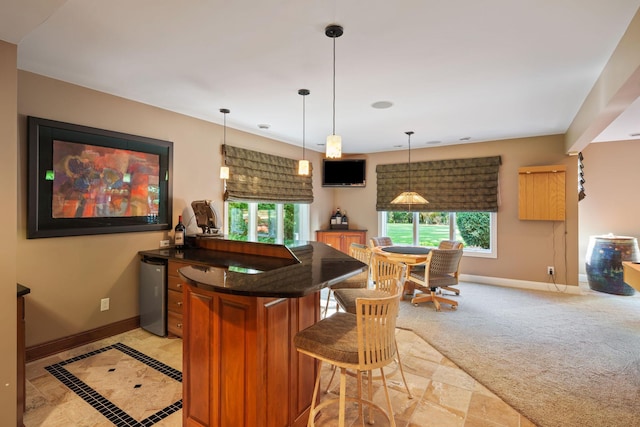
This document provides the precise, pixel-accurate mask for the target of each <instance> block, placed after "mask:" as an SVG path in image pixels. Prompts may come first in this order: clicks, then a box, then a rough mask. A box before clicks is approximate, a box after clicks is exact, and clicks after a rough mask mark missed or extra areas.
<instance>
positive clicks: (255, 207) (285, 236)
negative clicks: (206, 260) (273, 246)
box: [224, 202, 309, 244]
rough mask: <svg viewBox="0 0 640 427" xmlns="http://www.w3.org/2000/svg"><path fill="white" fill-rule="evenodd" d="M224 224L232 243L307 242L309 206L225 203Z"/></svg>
mask: <svg viewBox="0 0 640 427" xmlns="http://www.w3.org/2000/svg"><path fill="white" fill-rule="evenodd" d="M224 224H225V227H224V230H225V234H226V235H227V236H228V237H229V238H230V239H232V240H244V241H251V242H263V243H278V244H289V243H291V242H294V241H297V240H309V231H308V230H309V205H308V204H303V203H256V202H226V203H225V218H224Z"/></svg>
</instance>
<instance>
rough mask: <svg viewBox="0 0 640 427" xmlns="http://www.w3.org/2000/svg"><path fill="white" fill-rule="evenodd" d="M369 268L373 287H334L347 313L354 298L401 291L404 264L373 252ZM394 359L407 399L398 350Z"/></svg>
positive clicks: (352, 309)
mask: <svg viewBox="0 0 640 427" xmlns="http://www.w3.org/2000/svg"><path fill="white" fill-rule="evenodd" d="M369 270H370V271H371V277H372V282H373V284H374V288H350V289H336V290H335V291H334V293H333V295H334V298H335V299H336V301H337V302H338V304H339V305H340V307H341V308H342V309H343V310H344V311H346V312H347V313H354V314H355V312H356V300H357V299H358V298H379V297H382V296H388V295H395V294H396V293H398V292H402V290H403V288H404V281H405V276H406V270H407V266H406V264H404V263H401V262H397V261H392V260H390V259H388V258H387V257H384V256H382V255H375V254H374V255H373V256H372V257H371V265H370V268H369ZM395 360H396V365H397V366H396V369H397V368H399V369H400V375H401V376H402V382H403V383H404V387H405V388H406V389H407V394H408V395H409V399H413V395H412V394H411V390H410V389H409V384H407V379H406V378H405V376H404V368H403V366H402V359H401V358H400V352H399V351H398V352H397V353H396V356H395ZM394 372H395V370H394ZM334 373H335V372H334ZM392 373H393V372H392ZM373 379H374V380H375V379H378V377H373ZM332 381H333V375H332V376H331V378H330V379H329V383H328V384H327V391H328V390H329V387H330V386H331V382H332Z"/></svg>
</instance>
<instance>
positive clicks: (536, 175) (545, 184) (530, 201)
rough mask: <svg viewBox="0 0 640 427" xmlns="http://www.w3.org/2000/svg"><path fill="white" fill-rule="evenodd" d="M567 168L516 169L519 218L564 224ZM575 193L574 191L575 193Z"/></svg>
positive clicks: (552, 166) (555, 166) (554, 166)
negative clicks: (562, 222)
mask: <svg viewBox="0 0 640 427" xmlns="http://www.w3.org/2000/svg"><path fill="white" fill-rule="evenodd" d="M565 175H566V166H564V165H551V166H527V167H521V168H519V169H518V218H519V219H522V220H543V221H564V219H565V204H566V202H565V182H566V176H565ZM576 191H577V190H576Z"/></svg>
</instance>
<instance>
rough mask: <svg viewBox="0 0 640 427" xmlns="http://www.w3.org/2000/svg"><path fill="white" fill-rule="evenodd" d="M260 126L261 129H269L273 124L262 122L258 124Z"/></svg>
mask: <svg viewBox="0 0 640 427" xmlns="http://www.w3.org/2000/svg"><path fill="white" fill-rule="evenodd" d="M258 127H259V128H260V129H269V128H270V127H271V125H268V124H266V123H260V124H258Z"/></svg>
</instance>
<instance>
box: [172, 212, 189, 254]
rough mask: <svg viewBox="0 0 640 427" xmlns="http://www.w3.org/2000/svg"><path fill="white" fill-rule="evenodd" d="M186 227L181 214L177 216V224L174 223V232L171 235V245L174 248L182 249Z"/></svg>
mask: <svg viewBox="0 0 640 427" xmlns="http://www.w3.org/2000/svg"><path fill="white" fill-rule="evenodd" d="M186 230H187V228H186V227H185V226H184V224H183V223H182V215H180V216H178V224H176V228H175V229H174V231H175V234H174V235H173V245H174V246H175V247H176V249H184V236H185V233H186Z"/></svg>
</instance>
